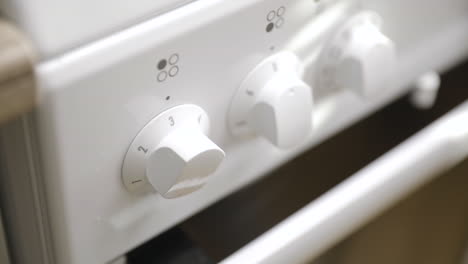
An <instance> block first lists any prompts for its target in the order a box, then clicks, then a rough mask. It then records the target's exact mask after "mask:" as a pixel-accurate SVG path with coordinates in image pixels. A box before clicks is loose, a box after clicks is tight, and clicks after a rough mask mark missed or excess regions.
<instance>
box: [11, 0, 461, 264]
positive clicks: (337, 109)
mask: <svg viewBox="0 0 468 264" xmlns="http://www.w3.org/2000/svg"><path fill="white" fill-rule="evenodd" d="M50 1H52V0H50ZM25 2H26V0H23V2H19V3H25ZM33 2H34V1H29V2H28V4H29V5H31V6H36V3H35V2H34V3H33ZM87 2H88V1H86V2H83V1H75V2H72V3H73V4H71V3H67V4H64V5H71V6H73V5H76V8H77V10H83V9H85V6H86V10H89V8H87V5H86V4H85V3H87ZM124 2H125V1H114V2H113V4H112V5H113V6H115V7H116V9H119V8H121V9H126V8H128V9H129V10H134V11H135V12H134V13H138V12H139V11H137V9H138V10H144V9H148V10H149V9H150V8H149V7H150V6H151V7H155V6H153V5H150V4H149V2H148V4H146V5H145V4H143V3H142V4H140V5H136V4H135V3H132V5H130V4H128V3H127V2H125V3H124ZM153 2H154V3H165V4H166V3H168V2H169V1H163V2H161V1H157V2H155V1H153ZM178 2H182V1H178ZM93 4H95V5H101V4H102V3H101V2H100V3H99V4H98V3H97V2H96V3H93ZM37 5H39V4H37ZM61 5H62V4H57V12H59V11H58V10H61V9H62V8H59V7H60V6H61ZM422 6H423V7H424V8H421V7H422ZM279 8H284V9H285V12H284V14H282V15H281V19H283V20H284V21H283V22H284V23H283V24H282V25H281V26H280V27H278V28H274V29H273V30H271V31H270V32H268V31H269V30H266V29H267V28H268V24H269V22H268V20H269V18H268V14H269V13H270V12H271V11H275V10H278V9H279ZM69 9H73V8H71V7H70V8H66V9H65V10H69ZM35 10H37V11H38V14H37V16H38V17H37V19H39V20H40V21H45V22H46V23H58V22H56V21H69V22H70V23H72V24H74V23H75V22H77V21H73V19H71V20H69V19H68V18H66V17H67V16H69V15H70V13H67V12H63V14H58V17H57V20H55V18H50V19H46V18H44V17H43V16H45V15H47V13H44V12H41V10H42V8H39V7H37V8H33V9H31V10H29V11H30V12H32V11H35ZM98 10H99V11H100V12H102V10H101V9H100V8H96V9H95V10H94V11H92V12H91V11H90V14H89V18H87V19H84V20H89V21H87V22H84V23H85V24H78V25H76V27H73V28H67V27H64V28H61V27H60V29H59V31H60V32H57V35H60V34H65V35H69V34H72V35H74V34H76V38H74V37H73V38H70V39H68V37H65V35H64V38H63V39H61V38H56V36H54V34H55V33H53V32H54V30H52V31H50V32H47V31H41V30H39V29H41V28H42V25H38V27H37V28H36V29H37V30H38V31H37V32H36V33H33V34H32V35H33V36H34V35H36V34H37V35H40V36H41V37H40V38H41V41H39V42H38V43H41V42H42V41H44V42H42V43H41V44H40V45H39V47H40V48H41V49H42V52H44V54H48V53H49V54H51V53H53V51H54V52H55V51H56V50H61V49H63V47H65V46H69V45H70V44H71V43H74V41H76V40H84V39H87V38H88V35H87V34H88V33H89V32H91V31H89V32H86V28H89V27H90V26H91V25H95V27H96V30H98V29H100V28H104V27H106V25H105V24H106V23H103V24H100V23H95V22H96V21H95V19H93V18H94V17H95V16H96V14H97V13H99V12H98ZM361 10H373V11H375V12H377V13H379V14H380V15H381V16H382V18H383V28H382V31H383V32H384V33H385V34H386V35H387V36H388V37H389V38H390V39H391V40H393V42H394V43H395V46H396V48H397V58H396V63H397V69H396V77H395V78H394V80H393V81H394V85H393V87H391V89H386V90H382V91H381V92H379V93H378V94H377V95H376V96H373V97H370V98H363V97H360V96H357V95H356V94H354V93H352V92H351V91H346V90H340V91H333V92H330V91H321V90H319V89H317V87H314V84H315V79H316V75H315V72H316V70H317V69H318V68H319V66H320V65H318V64H319V62H318V60H317V54H318V52H319V51H320V50H321V48H322V46H326V45H327V44H326V43H327V40H328V39H329V38H330V37H331V35H332V34H333V32H334V30H335V29H336V27H337V25H341V24H342V23H343V21H344V20H346V19H347V18H349V17H350V16H351V15H353V14H354V13H356V12H359V11H361ZM30 12H29V13H30ZM109 12H110V11H109ZM282 12H283V11H282ZM29 13H25V16H27V15H29ZM130 13H132V12H130V11H128V14H130ZM99 14H101V13H99ZM101 15H102V14H101ZM119 15H121V13H120V12H110V13H106V15H103V16H106V20H107V17H108V18H109V19H108V21H110V20H112V19H111V18H112V17H115V16H119ZM19 17H20V21H21V22H20V23H33V22H35V21H36V18H35V16H32V17H33V18H31V20H28V19H26V20H23V19H24V17H22V16H19ZM84 17H86V16H84ZM126 19H130V15H129V16H127V17H126V18H125V19H124V18H122V20H126ZM188 21H189V22H188ZM80 22H82V21H80ZM63 23H65V22H63ZM107 26H109V24H107ZM45 28H48V26H47V25H44V29H45ZM74 29H76V31H74ZM78 29H79V30H80V31H77V30H78ZM81 30H83V31H81ZM51 32H52V33H53V34H52V35H49V33H51ZM92 34H94V33H92ZM78 36H79V37H78ZM72 39H74V40H73V41H72ZM46 40H47V41H46ZM49 40H50V42H48V41H49ZM466 43H468V2H467V1H466V0H451V1H438V0H413V1H405V0H394V1H386V0H380V1H379V0H373V1H371V0H369V1H366V0H362V1H310V0H255V1H254V0H237V1H220V0H200V1H195V2H193V3H191V4H188V5H185V6H184V7H181V8H178V9H175V10H173V11H171V12H167V13H165V14H163V15H161V16H158V17H156V18H154V19H151V20H148V21H146V22H144V23H141V24H138V25H136V26H133V27H130V28H128V29H126V30H124V31H121V32H118V33H116V34H113V35H110V36H108V37H106V38H103V39H101V40H99V41H97V42H93V43H89V44H87V45H86V46H83V47H82V48H79V49H75V50H72V51H70V52H67V53H65V54H63V55H61V56H57V57H55V58H51V59H50V60H45V61H43V62H42V63H41V64H39V65H37V68H36V72H37V76H38V80H39V88H40V105H39V108H38V111H37V113H36V119H37V130H38V139H39V144H40V146H41V148H40V149H39V151H40V160H41V162H42V173H43V177H44V179H45V192H44V193H45V194H46V198H47V208H48V212H47V214H48V218H49V222H50V227H51V228H50V229H51V230H52V231H51V232H52V238H53V239H52V241H53V243H54V244H53V249H54V254H55V262H56V263H69V264H82V263H87V264H102V263H105V262H107V261H110V260H112V259H114V258H116V257H118V256H119V255H122V254H125V253H126V252H127V251H128V250H131V249H132V248H134V247H135V246H137V245H139V244H141V243H143V242H145V241H146V240H148V239H150V238H152V237H154V236H155V235H157V234H159V233H161V232H163V231H164V230H166V229H168V228H170V227H171V226H173V225H175V224H177V223H178V222H180V221H182V220H183V219H185V218H187V217H189V216H190V215H192V214H194V213H195V212H197V211H199V210H201V209H203V208H205V207H206V206H208V205H210V204H212V203H214V202H215V201H217V200H219V199H221V198H222V197H224V196H226V195H228V194H229V193H231V192H233V191H235V190H237V189H239V188H240V187H242V186H245V185H246V184H248V183H250V182H252V181H254V180H255V179H258V178H259V177H261V176H262V175H264V174H265V173H267V172H268V171H270V170H272V169H274V168H275V167H277V166H279V165H281V164H282V163H284V162H286V161H287V160H288V159H290V158H292V157H294V156H295V155H298V154H299V153H301V152H302V151H304V150H306V149H308V148H310V147H312V146H314V145H315V144H317V143H319V142H321V141H323V140H324V139H326V138H328V137H329V136H331V135H333V134H334V133H336V132H338V131H339V130H341V129H343V128H345V127H346V126H348V125H350V124H352V123H353V122H356V121H357V120H358V119H360V118H362V117H364V116H366V115H367V114H370V113H372V112H373V111H375V110H376V109H377V108H378V107H381V106H383V105H384V104H385V103H387V102H389V101H391V100H393V99H395V98H396V97H398V96H400V95H401V94H403V93H405V92H406V91H407V90H408V88H407V87H408V85H409V84H411V83H412V81H413V80H414V79H415V78H416V77H418V76H419V75H421V74H422V73H424V72H427V71H429V70H438V71H444V70H446V69H448V68H449V67H451V66H453V65H454V64H456V63H457V62H459V61H460V60H462V59H463V58H465V57H466V56H467V55H468V46H467V45H466ZM283 50H289V51H292V52H294V53H295V54H296V55H297V56H298V58H299V59H300V60H302V61H303V62H304V64H305V73H304V74H305V75H304V76H305V81H306V82H307V83H308V84H309V85H311V86H312V88H313V89H314V93H315V98H314V100H315V107H314V114H313V124H314V128H313V131H312V132H311V133H310V135H309V136H308V139H307V142H306V143H304V144H302V145H301V146H300V147H297V148H294V149H290V150H279V149H277V148H275V147H273V146H272V145H271V144H268V142H267V141H266V140H264V139H261V138H255V137H250V138H236V137H234V136H232V135H231V134H230V132H229V131H228V128H227V120H226V116H227V113H228V110H229V107H230V103H231V100H232V98H233V96H234V94H235V92H236V90H237V88H238V87H239V85H240V84H241V82H242V81H243V80H244V78H245V77H246V75H247V74H248V73H249V72H250V71H251V70H252V69H253V68H254V67H255V66H256V65H257V64H258V63H259V62H260V61H262V60H263V59H265V58H267V57H269V56H270V55H273V54H275V53H277V52H279V51H283ZM174 54H176V55H177V56H178V60H177V61H176V62H174V63H173V65H171V66H167V67H178V68H177V69H178V71H177V72H175V71H173V74H170V75H169V74H168V73H167V72H166V73H165V74H164V73H161V72H163V71H166V70H169V71H170V69H169V68H164V67H161V69H158V64H159V63H160V62H161V60H163V59H166V60H170V58H171V57H172V56H174ZM174 61H175V60H174ZM162 75H165V77H164V76H162ZM171 75H172V76H171ZM158 77H159V79H158ZM180 104H195V105H198V106H200V107H201V108H203V109H204V110H205V111H206V113H207V115H208V116H209V118H210V123H211V135H210V138H211V140H213V141H214V142H215V143H216V144H217V145H218V146H220V147H221V148H222V149H223V150H224V151H225V153H226V159H225V160H224V162H223V163H222V164H221V166H220V168H219V169H218V170H217V172H216V173H215V174H214V175H212V176H210V180H209V182H208V183H207V184H206V186H204V187H203V188H202V189H201V190H199V191H197V192H195V193H193V194H190V195H188V196H184V197H181V198H177V199H164V198H163V197H161V196H160V195H158V194H154V193H151V194H145V195H137V194H131V193H129V192H128V191H127V190H126V189H125V187H124V185H123V184H122V178H121V177H122V174H121V169H122V163H123V159H124V156H125V154H126V152H127V149H128V147H129V146H130V144H131V142H132V140H133V139H134V138H135V136H136V135H137V134H138V132H139V131H140V130H141V129H142V128H143V127H144V126H145V125H146V124H147V123H148V122H149V121H150V120H151V119H153V118H154V117H155V116H157V115H158V114H159V113H161V112H163V111H164V110H166V109H168V108H170V107H173V106H177V105H180ZM319 176H320V177H326V175H318V176H317V177H319ZM213 224H216V223H213Z"/></svg>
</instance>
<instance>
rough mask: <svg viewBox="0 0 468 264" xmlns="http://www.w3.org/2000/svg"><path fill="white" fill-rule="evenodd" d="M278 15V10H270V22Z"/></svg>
mask: <svg viewBox="0 0 468 264" xmlns="http://www.w3.org/2000/svg"><path fill="white" fill-rule="evenodd" d="M275 17H276V12H275V11H274V10H272V11H270V12H269V13H268V15H267V20H268V22H271V21H272V20H273V19H275Z"/></svg>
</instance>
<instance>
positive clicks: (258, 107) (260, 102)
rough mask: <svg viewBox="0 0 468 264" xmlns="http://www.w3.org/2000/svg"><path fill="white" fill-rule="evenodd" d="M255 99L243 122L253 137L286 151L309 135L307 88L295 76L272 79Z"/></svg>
mask: <svg viewBox="0 0 468 264" xmlns="http://www.w3.org/2000/svg"><path fill="white" fill-rule="evenodd" d="M256 99H257V100H256V102H255V104H254V106H253V107H252V109H251V110H250V113H249V117H248V118H247V122H248V124H249V125H250V126H251V127H252V128H253V130H254V131H255V132H256V134H257V135H260V136H263V137H265V138H266V139H268V140H269V141H270V142H271V143H273V144H274V145H276V146H278V147H280V148H289V147H293V146H295V145H298V144H299V143H301V142H302V141H303V140H304V139H305V138H306V136H307V135H308V134H309V133H310V128H311V127H312V119H311V113H312V94H311V88H310V87H309V86H308V85H307V84H305V83H304V82H303V81H302V80H300V79H298V77H297V76H294V75H289V74H277V75H275V76H273V77H272V78H271V80H270V81H268V82H267V83H266V85H265V86H264V87H263V89H261V90H260V93H259V94H258V96H257V98H256Z"/></svg>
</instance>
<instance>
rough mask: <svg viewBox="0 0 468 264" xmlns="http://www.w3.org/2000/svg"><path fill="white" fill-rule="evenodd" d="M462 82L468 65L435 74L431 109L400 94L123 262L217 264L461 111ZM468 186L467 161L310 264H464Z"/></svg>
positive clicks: (466, 84) (465, 91)
mask: <svg viewBox="0 0 468 264" xmlns="http://www.w3.org/2000/svg"><path fill="white" fill-rule="evenodd" d="M467 75H468V63H465V64H463V65H460V66H459V67H457V68H454V69H453V70H451V71H450V72H447V73H445V74H443V76H442V86H441V90H440V93H439V96H438V98H437V101H436V104H435V106H434V107H433V108H432V109H429V110H418V109H415V108H414V107H413V106H412V105H411V103H410V102H409V98H408V96H405V97H402V98H400V99H399V100H397V101H396V102H394V103H392V104H390V105H388V106H387V107H385V108H384V109H382V110H380V111H378V112H376V113H375V114H373V115H372V116H370V117H368V118H366V119H365V120H363V121H361V122H359V123H356V124H355V125H353V126H352V127H351V128H349V129H347V130H345V131H344V132H342V133H340V134H338V135H336V136H334V137H333V138H331V139H329V140H327V141H325V142H324V143H322V144H321V145H319V146H318V147H316V148H314V149H312V150H310V151H308V152H306V153H304V154H303V155H301V156H299V157H297V158H296V159H294V160H292V161H290V162H289V163H287V164H286V165H284V166H282V167H281V168H279V169H277V170H275V171H274V172H272V173H271V174H270V175H268V176H266V177H264V178H262V179H261V180H260V181H257V182H255V183H253V184H251V185H250V186H247V187H246V188H244V189H242V190H240V191H238V192H236V193H234V194H232V195H230V196H228V197H227V198H225V199H223V200H221V201H219V202H217V203H216V204H214V205H212V206H211V207H209V208H208V209H206V210H204V211H202V212H200V213H198V214H197V215H195V216H193V217H191V218H190V219H188V220H186V221H185V222H183V223H182V224H180V225H178V226H177V227H175V228H173V229H171V230H169V231H167V232H166V233H164V234H163V235H160V236H159V237H157V238H155V239H154V240H153V241H151V242H150V243H147V244H145V245H144V246H141V247H139V248H137V249H135V250H134V251H132V252H130V253H129V255H128V260H129V263H131V264H137V263H138V264H146V263H216V262H218V261H220V260H222V259H224V258H226V257H227V256H229V255H230V254H232V253H234V252H235V251H236V250H238V249H240V248H241V247H242V246H244V245H246V244H247V243H249V242H251V241H252V240H253V239H254V238H256V237H257V236H259V235H261V234H262V233H264V232H265V231H267V230H269V229H270V228H272V227H273V226H275V225H276V224H278V223H279V222H281V221H282V220H284V219H285V218H287V217H288V216H290V215H291V214H293V213H294V212H296V211H297V210H299V209H300V208H302V207H303V206H305V205H306V204H308V203H310V202H311V201H313V200H314V199H315V198H317V197H319V196H320V195H321V194H323V193H325V192H326V191H327V190H329V189H330V188H332V187H333V186H335V185H337V184H338V183H340V182H342V181H343V180H345V179H346V178H347V177H348V176H350V175H352V174H353V173H355V172H356V171H358V170H359V169H361V168H363V167H365V166H366V164H368V163H370V162H372V161H373V160H374V159H376V158H378V157H379V156H380V155H382V154H384V153H385V152H387V151H388V150H390V149H392V148H393V147H395V146H396V145H398V144H399V143H401V142H402V141H404V140H405V139H407V138H408V137H410V136H411V135H413V134H414V133H416V132H417V131H419V130H421V129H422V128H424V127H425V126H426V125H428V124H429V123H431V122H433V121H434V120H436V119H437V118H439V117H441V116H442V115H444V114H445V113H447V112H448V111H450V110H451V109H453V108H454V107H455V106H457V105H458V104H460V103H462V102H463V101H464V100H465V99H466V98H468V80H467V78H466V76H467ZM376 176H378V175H376ZM467 186H468V162H467V161H465V162H463V163H462V164H460V165H458V166H457V167H455V168H453V169H451V170H449V171H447V172H446V173H444V174H442V175H440V176H438V177H436V178H435V180H433V181H432V182H430V183H429V184H427V185H426V186H424V187H423V188H421V189H420V190H418V191H417V192H415V193H413V194H412V195H410V196H409V197H406V198H404V199H402V200H401V201H400V202H399V203H398V204H397V205H396V206H394V207H392V208H391V209H390V210H387V211H386V212H385V213H383V214H381V215H380V216H379V217H377V218H376V219H374V220H373V221H372V222H370V223H368V224H367V225H366V226H365V227H363V228H361V229H360V230H359V231H357V232H355V233H354V234H353V235H351V236H350V237H348V238H347V239H346V240H344V241H342V242H341V243H339V244H338V245H336V246H334V247H333V248H332V249H330V250H328V251H327V252H326V253H325V254H323V255H322V256H321V257H319V258H318V259H315V260H310V263H312V264H327V263H333V264H368V263H369V264H371V263H379V264H387V263H388V264H390V263H391V264H394V263H399V264H414V263H425V264H465V263H468V260H464V255H465V248H466V247H467V242H468V190H467ZM155 249H158V250H155ZM187 261H189V262H187Z"/></svg>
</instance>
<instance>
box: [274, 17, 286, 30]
mask: <svg viewBox="0 0 468 264" xmlns="http://www.w3.org/2000/svg"><path fill="white" fill-rule="evenodd" d="M283 24H284V19H283V18H279V19H278V20H277V21H276V23H275V27H276V28H280V27H281V26H283Z"/></svg>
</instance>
